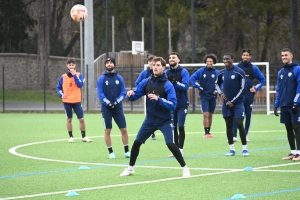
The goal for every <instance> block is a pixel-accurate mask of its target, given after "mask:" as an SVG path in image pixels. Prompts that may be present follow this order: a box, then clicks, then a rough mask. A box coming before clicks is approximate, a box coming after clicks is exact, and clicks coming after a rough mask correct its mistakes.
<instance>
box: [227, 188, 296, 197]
mask: <svg viewBox="0 0 300 200" xmlns="http://www.w3.org/2000/svg"><path fill="white" fill-rule="evenodd" d="M298 191H300V188H293V189H289V190H278V191H273V192H264V193H261V194H250V195H247V196H245V198H246V199H250V198H255V197H264V196H269V195H274V194H282V193H290V192H298ZM232 199H234V198H226V199H222V200H232Z"/></svg>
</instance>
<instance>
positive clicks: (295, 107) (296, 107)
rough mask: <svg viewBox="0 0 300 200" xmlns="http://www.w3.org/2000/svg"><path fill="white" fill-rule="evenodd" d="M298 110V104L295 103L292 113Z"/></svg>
mask: <svg viewBox="0 0 300 200" xmlns="http://www.w3.org/2000/svg"><path fill="white" fill-rule="evenodd" d="M297 112H298V106H297V105H293V107H292V113H294V114H297Z"/></svg>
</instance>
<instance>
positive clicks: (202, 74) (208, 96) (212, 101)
mask: <svg viewBox="0 0 300 200" xmlns="http://www.w3.org/2000/svg"><path fill="white" fill-rule="evenodd" d="M203 62H204V63H205V64H206V66H205V67H202V68H200V69H198V70H197V71H196V72H195V73H194V74H192V76H191V78H190V82H191V84H192V86H193V87H194V88H197V89H198V90H199V96H200V107H201V110H202V112H203V126H204V132H205V134H204V136H203V138H214V136H213V135H212V134H211V133H210V128H211V124H212V116H213V113H214V111H215V108H216V104H217V97H216V95H217V92H216V88H215V82H216V80H217V78H218V74H219V71H218V70H217V69H215V68H214V67H213V65H214V64H216V63H217V56H216V55H215V54H213V53H210V54H206V55H205V56H204V58H203Z"/></svg>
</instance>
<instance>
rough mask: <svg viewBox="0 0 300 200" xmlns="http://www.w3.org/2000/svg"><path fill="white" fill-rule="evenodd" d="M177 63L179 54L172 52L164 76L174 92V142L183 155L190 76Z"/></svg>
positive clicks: (170, 156)
mask: <svg viewBox="0 0 300 200" xmlns="http://www.w3.org/2000/svg"><path fill="white" fill-rule="evenodd" d="M179 63H180V55H179V53H177V52H172V53H171V54H170V56H169V65H170V69H167V70H166V71H165V74H166V75H167V77H168V79H169V81H170V82H171V83H172V84H173V86H174V88H175V92H176V98H177V106H176V109H175V110H174V112H173V119H174V140H175V144H176V146H178V147H179V149H180V152H181V154H182V155H183V145H184V140H185V130H184V126H185V120H186V115H187V112H188V106H189V99H188V89H189V80H190V75H189V72H188V71H187V70H186V69H185V68H183V67H182V66H180V65H179ZM177 129H178V130H177ZM178 132H179V135H178ZM172 157H174V155H172V154H171V155H169V156H168V158H172Z"/></svg>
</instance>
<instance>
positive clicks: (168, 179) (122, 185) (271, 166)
mask: <svg viewBox="0 0 300 200" xmlns="http://www.w3.org/2000/svg"><path fill="white" fill-rule="evenodd" d="M259 132H265V131H259ZM266 132H275V131H266ZM194 133H199V132H191V133H189V134H194ZM116 136H117V135H116ZM95 137H100V136H95ZM91 138H92V137H91ZM62 140H68V139H60V140H50V141H42V142H35V143H29V144H23V145H19V146H16V147H13V148H11V149H9V152H10V153H12V154H14V155H16V156H21V157H25V158H31V159H37V160H45V161H54V162H66V163H76V164H90V165H104V166H125V165H116V164H103V163H86V162H75V161H64V160H55V159H47V158H38V157H33V156H27V155H23V154H19V153H17V152H16V150H17V149H18V148H21V147H24V146H30V145H35V144H42V143H47V142H57V141H62ZM296 164H300V162H297V163H287V164H281V165H270V166H263V167H257V168H253V170H254V171H271V172H275V171H276V172H298V171H299V172H300V170H265V169H267V168H274V167H282V166H289V165H296ZM135 167H140V168H168V169H180V167H157V166H135ZM190 169H191V170H221V171H222V172H214V173H206V174H198V175H192V176H190V177H187V178H196V177H203V176H212V175H219V174H227V173H234V172H241V171H244V169H213V168H190ZM223 170H227V171H223ZM179 179H184V178H183V177H174V178H165V179H158V180H150V181H141V182H134V183H125V184H115V185H107V186H98V187H90V188H79V189H74V190H64V191H57V192H48V193H40V194H32V195H24V196H15V197H6V198H2V199H1V200H9V199H23V198H32V197H40V196H49V195H56V194H65V193H68V192H69V191H76V192H80V191H90V190H97V189H105V188H114V187H124V186H132V185H140V184H150V183H157V182H164V181H172V180H179Z"/></svg>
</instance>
